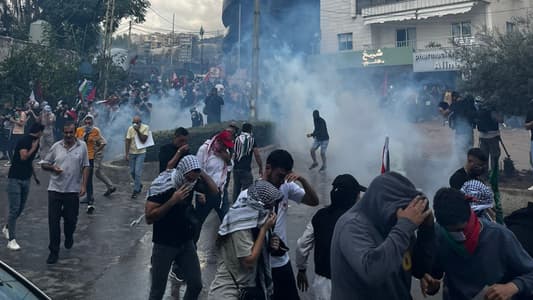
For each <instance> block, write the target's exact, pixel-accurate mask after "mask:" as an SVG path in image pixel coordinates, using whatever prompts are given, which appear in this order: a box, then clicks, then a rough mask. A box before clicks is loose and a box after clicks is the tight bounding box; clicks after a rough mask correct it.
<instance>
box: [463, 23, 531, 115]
mask: <svg viewBox="0 0 533 300" xmlns="http://www.w3.org/2000/svg"><path fill="white" fill-rule="evenodd" d="M529 24H530V22H528V21H527V20H517V25H516V27H515V30H514V31H512V32H509V33H506V34H502V33H499V32H497V31H488V30H483V31H482V32H481V33H479V34H478V35H476V40H477V41H479V42H480V44H479V45H478V46H475V47H471V46H462V47H459V48H458V50H457V51H456V53H455V54H456V56H457V57H458V58H459V59H460V60H461V61H462V63H463V65H462V70H461V71H462V73H463V78H462V80H461V81H460V83H459V85H460V88H461V89H462V90H464V91H467V92H470V93H472V94H474V95H479V96H482V97H483V98H484V99H485V100H486V101H488V102H489V104H490V105H492V106H493V107H495V108H496V109H499V110H500V111H502V112H504V113H506V114H516V115H521V114H523V113H524V111H525V110H526V107H527V103H528V102H529V100H530V99H531V98H532V97H533V89H532V88H533V31H532V30H531V27H530V26H529Z"/></svg>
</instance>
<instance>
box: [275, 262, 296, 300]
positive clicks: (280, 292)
mask: <svg viewBox="0 0 533 300" xmlns="http://www.w3.org/2000/svg"><path fill="white" fill-rule="evenodd" d="M272 281H273V283H274V295H272V298H271V299H272V300H299V299H300V296H298V290H297V288H296V280H295V279H294V273H293V272H292V266H291V262H290V261H289V262H288V263H287V264H286V265H284V266H282V267H279V268H272Z"/></svg>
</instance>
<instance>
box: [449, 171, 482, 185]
mask: <svg viewBox="0 0 533 300" xmlns="http://www.w3.org/2000/svg"><path fill="white" fill-rule="evenodd" d="M472 179H476V178H475V177H472V176H470V175H469V174H468V173H466V171H465V168H460V169H459V170H457V171H455V173H453V175H452V177H450V187H452V188H454V189H456V190H460V189H461V188H462V187H463V184H465V182H467V181H468V180H472Z"/></svg>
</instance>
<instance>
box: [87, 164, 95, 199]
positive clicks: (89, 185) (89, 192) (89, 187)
mask: <svg viewBox="0 0 533 300" xmlns="http://www.w3.org/2000/svg"><path fill="white" fill-rule="evenodd" d="M93 174H94V159H89V177H88V178H87V205H93V204H94V191H93V177H94V176H93Z"/></svg>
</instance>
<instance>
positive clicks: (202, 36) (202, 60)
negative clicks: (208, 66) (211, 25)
mask: <svg viewBox="0 0 533 300" xmlns="http://www.w3.org/2000/svg"><path fill="white" fill-rule="evenodd" d="M204 33H205V31H204V26H200V74H203V73H204Z"/></svg>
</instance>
